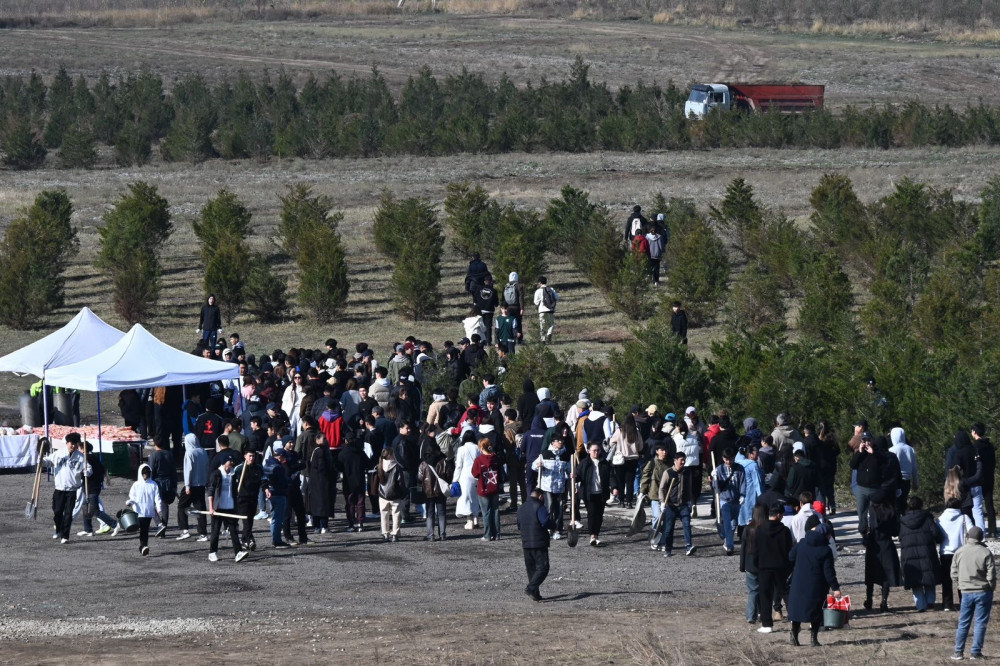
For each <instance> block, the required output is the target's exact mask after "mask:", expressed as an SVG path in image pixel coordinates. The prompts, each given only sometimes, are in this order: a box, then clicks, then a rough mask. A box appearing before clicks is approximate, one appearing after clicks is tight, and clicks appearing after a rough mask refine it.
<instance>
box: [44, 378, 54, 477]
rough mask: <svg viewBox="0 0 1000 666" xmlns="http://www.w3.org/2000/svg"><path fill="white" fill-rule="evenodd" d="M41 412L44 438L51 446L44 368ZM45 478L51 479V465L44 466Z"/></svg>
mask: <svg viewBox="0 0 1000 666" xmlns="http://www.w3.org/2000/svg"><path fill="white" fill-rule="evenodd" d="M42 414H44V416H43V417H42V418H43V420H44V421H45V439H46V440H48V442H49V447H50V448H51V446H52V440H51V439H49V396H48V389H47V388H46V387H45V371H44V370H43V371H42ZM45 480H46V481H51V480H52V468H51V467H46V468H45Z"/></svg>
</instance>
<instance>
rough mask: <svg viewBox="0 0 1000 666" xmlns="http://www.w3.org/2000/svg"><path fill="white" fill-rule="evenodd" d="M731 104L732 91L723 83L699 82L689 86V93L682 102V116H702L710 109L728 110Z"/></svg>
mask: <svg viewBox="0 0 1000 666" xmlns="http://www.w3.org/2000/svg"><path fill="white" fill-rule="evenodd" d="M732 105H733V97H732V93H731V92H730V90H729V86H727V85H725V84H724V83H699V84H697V85H695V86H692V88H691V95H690V96H689V97H688V99H687V101H686V102H684V116H685V117H686V118H690V117H691V116H694V117H695V118H704V117H705V116H706V115H708V113H709V112H711V111H712V109H715V108H721V109H722V110H724V111H729V110H730V109H731V108H732Z"/></svg>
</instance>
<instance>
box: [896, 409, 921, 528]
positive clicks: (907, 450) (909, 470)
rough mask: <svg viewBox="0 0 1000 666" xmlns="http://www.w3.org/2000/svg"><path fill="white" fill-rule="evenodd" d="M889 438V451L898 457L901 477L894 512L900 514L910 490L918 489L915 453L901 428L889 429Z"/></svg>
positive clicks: (904, 507) (904, 508)
mask: <svg viewBox="0 0 1000 666" xmlns="http://www.w3.org/2000/svg"><path fill="white" fill-rule="evenodd" d="M889 439H890V441H892V446H890V447H889V451H890V452H891V453H893V454H894V455H895V456H896V457H897V458H898V459H899V471H900V474H901V475H902V477H903V480H902V483H900V484H899V494H898V495H897V496H896V512H897V513H899V514H900V515H902V514H903V513H905V511H906V503H907V501H909V499H910V491H911V490H912V491H913V492H917V491H918V490H919V489H920V481H919V477H918V474H917V454H916V453H914V451H913V447H912V446H910V445H909V444H908V443H907V441H906V432H905V431H904V430H903V429H902V428H893V429H892V430H890V431H889Z"/></svg>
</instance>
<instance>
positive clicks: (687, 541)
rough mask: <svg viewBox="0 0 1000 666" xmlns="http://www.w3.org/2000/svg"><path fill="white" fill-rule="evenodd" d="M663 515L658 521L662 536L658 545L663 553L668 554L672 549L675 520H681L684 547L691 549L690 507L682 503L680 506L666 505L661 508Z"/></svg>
mask: <svg viewBox="0 0 1000 666" xmlns="http://www.w3.org/2000/svg"><path fill="white" fill-rule="evenodd" d="M662 509H663V515H662V516H661V518H660V520H662V521H664V522H663V536H661V537H660V545H661V546H663V551H664V552H667V553H669V552H670V551H671V550H673V547H674V525H675V524H676V523H677V519H678V518H680V519H681V528H682V529H683V530H684V545H685V546H687V547H688V548H690V547H691V505H690V504H687V503H684V504H681V505H680V506H672V505H670V504H667V505H666V506H664V507H662Z"/></svg>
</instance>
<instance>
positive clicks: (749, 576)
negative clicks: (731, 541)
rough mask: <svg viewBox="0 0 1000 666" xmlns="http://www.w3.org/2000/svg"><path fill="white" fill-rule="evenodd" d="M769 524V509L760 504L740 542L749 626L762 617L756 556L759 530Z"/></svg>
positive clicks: (756, 507) (741, 570)
mask: <svg viewBox="0 0 1000 666" xmlns="http://www.w3.org/2000/svg"><path fill="white" fill-rule="evenodd" d="M766 522H767V507H766V506H761V505H760V504H758V505H756V506H754V508H753V517H752V518H751V519H750V522H749V523H748V524H747V529H746V530H745V533H746V536H744V537H743V539H742V540H741V541H740V573H742V574H745V575H746V584H747V609H746V618H747V624H754V623H755V622H757V618H758V617H760V601H759V599H758V590H759V587H760V586H759V584H758V580H757V564H756V562H755V560H754V556H755V555H756V554H757V528H758V527H760V526H761V525H763V524H764V523H766Z"/></svg>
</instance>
